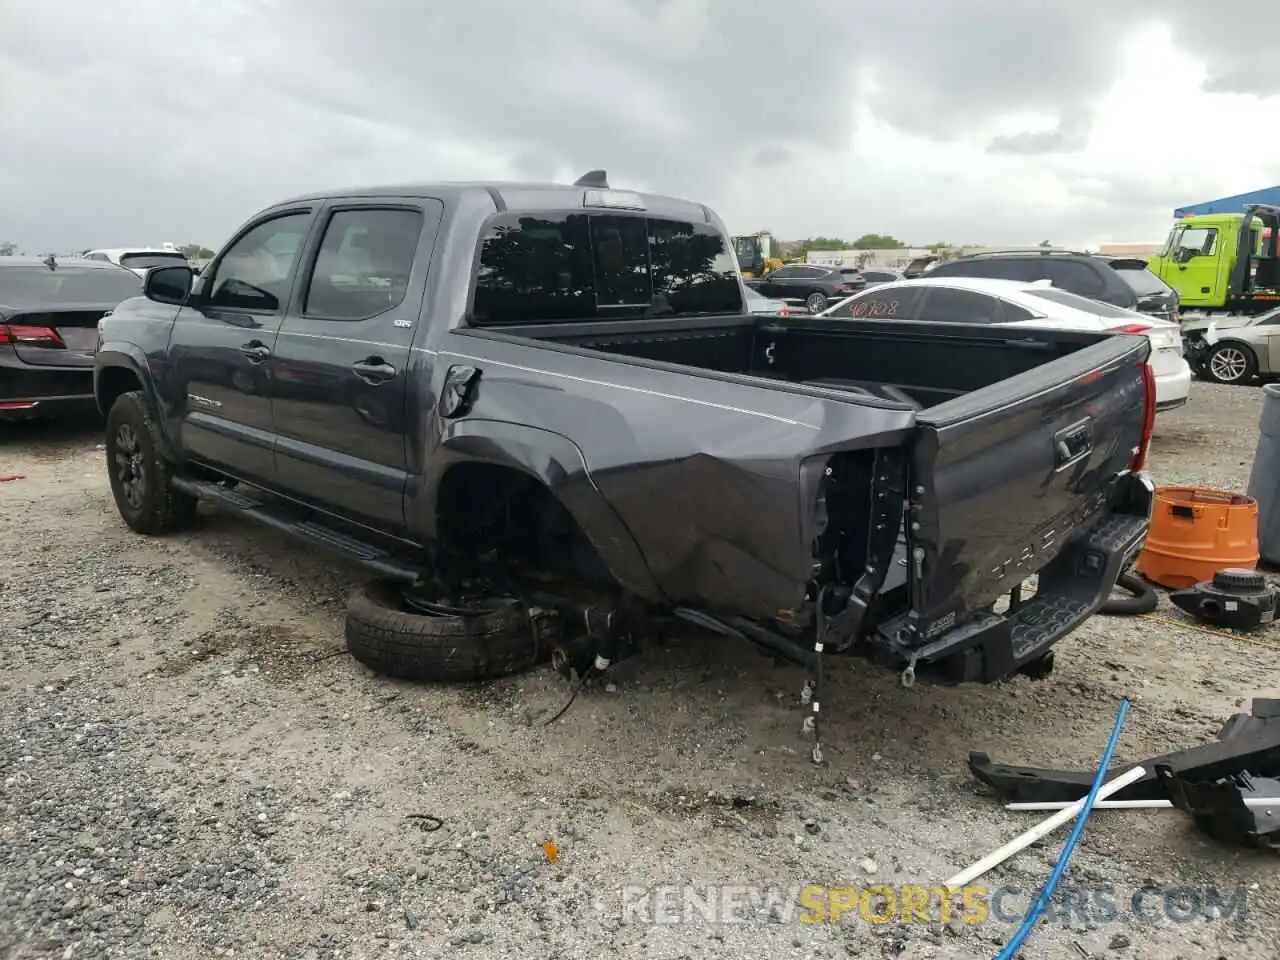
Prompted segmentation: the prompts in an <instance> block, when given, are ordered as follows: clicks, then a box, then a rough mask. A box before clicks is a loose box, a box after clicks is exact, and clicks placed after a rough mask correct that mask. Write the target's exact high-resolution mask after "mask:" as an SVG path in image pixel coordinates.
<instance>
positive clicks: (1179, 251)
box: [1147, 204, 1280, 316]
mask: <svg viewBox="0 0 1280 960" xmlns="http://www.w3.org/2000/svg"><path fill="white" fill-rule="evenodd" d="M1245 224H1249V228H1248V229H1247V230H1246V229H1245ZM1278 239H1280V207H1274V206H1269V205H1266V204H1250V205H1249V206H1246V207H1245V208H1244V210H1243V211H1241V212H1240V213H1209V214H1197V215H1193V216H1186V217H1182V218H1181V219H1179V220H1178V221H1177V222H1176V223H1175V224H1174V225H1173V229H1172V230H1171V231H1170V232H1169V238H1168V240H1166V241H1165V244H1164V247H1163V249H1161V251H1160V252H1159V253H1157V254H1155V255H1153V256H1151V257H1148V258H1147V266H1148V267H1149V268H1150V270H1151V272H1152V273H1154V274H1156V276H1158V277H1159V278H1160V279H1161V280H1163V281H1164V282H1165V283H1167V284H1168V285H1169V286H1170V287H1172V288H1173V289H1174V290H1176V291H1177V293H1178V300H1179V305H1180V307H1181V309H1182V310H1183V311H1184V312H1185V311H1193V312H1199V313H1227V314H1236V315H1244V316H1253V315H1255V314H1259V313H1263V312H1264V311H1267V310H1273V309H1275V308H1276V307H1278V306H1280V258H1278V257H1277V253H1276V242H1277V240H1278Z"/></svg>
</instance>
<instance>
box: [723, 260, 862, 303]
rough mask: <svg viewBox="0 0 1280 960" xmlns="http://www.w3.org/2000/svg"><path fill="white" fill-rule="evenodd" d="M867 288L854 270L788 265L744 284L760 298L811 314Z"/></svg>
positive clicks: (849, 268) (810, 265)
mask: <svg viewBox="0 0 1280 960" xmlns="http://www.w3.org/2000/svg"><path fill="white" fill-rule="evenodd" d="M866 285H867V280H866V278H865V277H863V275H862V274H861V273H859V272H858V271H857V270H856V269H854V268H853V267H825V266H820V265H819V264H816V263H792V264H788V265H787V266H785V267H779V268H778V269H777V270H775V271H773V273H766V274H765V275H764V276H763V277H761V278H760V279H759V280H748V281H747V286H749V287H751V288H753V289H754V290H756V291H757V292H759V293H760V294H761V295H762V296H765V297H769V298H770V299H772V300H785V301H786V302H787V303H803V304H804V307H805V309H806V310H808V311H809V312H810V313H819V312H821V311H823V310H825V309H827V307H828V306H830V305H831V304H832V303H834V302H835V301H837V300H843V299H844V298H845V297H847V296H850V295H852V294H855V293H857V292H858V291H860V290H862V289H864V288H865V287H866Z"/></svg>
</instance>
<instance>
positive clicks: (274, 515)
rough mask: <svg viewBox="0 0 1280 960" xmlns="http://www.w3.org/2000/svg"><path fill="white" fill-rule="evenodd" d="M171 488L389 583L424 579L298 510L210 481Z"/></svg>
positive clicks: (419, 570) (178, 482)
mask: <svg viewBox="0 0 1280 960" xmlns="http://www.w3.org/2000/svg"><path fill="white" fill-rule="evenodd" d="M173 485H174V486H175V487H177V488H178V489H179V490H181V491H183V492H184V493H189V494H191V495H192V496H193V497H196V498H197V499H199V500H203V501H205V502H206V503H209V504H211V505H213V506H215V507H217V508H218V509H220V510H224V511H226V512H228V513H234V514H238V515H239V516H242V517H245V518H247V519H249V520H253V521H254V522H256V523H260V524H262V525H263V526H266V527H270V528H272V529H273V530H279V531H280V532H281V533H284V534H287V535H288V536H290V537H293V538H294V539H295V540H300V541H302V542H305V543H309V544H311V545H313V546H316V547H319V548H320V549H322V550H325V551H327V552H328V553H330V554H332V555H334V556H337V557H342V558H343V559H346V560H348V561H350V562H352V563H356V564H359V565H360V566H362V567H365V568H366V569H368V570H370V571H372V572H373V573H376V574H378V575H379V576H383V577H388V578H390V579H392V580H399V581H402V582H405V583H414V582H416V581H417V580H419V579H421V578H422V577H424V576H425V568H423V567H418V566H415V565H413V564H410V563H405V562H404V561H402V560H399V559H397V558H396V557H395V555H394V554H393V553H391V551H389V550H385V549H383V548H382V547H379V546H376V545H374V544H370V543H366V542H365V541H363V540H359V539H356V538H355V537H351V536H348V535H347V534H345V533H340V532H339V531H337V530H334V529H332V528H330V527H326V526H324V525H323V524H320V523H318V522H316V521H315V520H314V519H313V518H311V517H309V516H307V515H306V513H305V511H303V510H301V509H291V508H290V507H289V505H287V504H280V503H274V502H269V501H268V500H267V499H266V498H265V497H262V498H260V497H259V496H257V495H255V492H242V491H241V490H232V489H228V488H227V487H224V486H222V485H221V484H219V483H214V482H212V481H210V480H194V479H192V478H190V477H174V478H173Z"/></svg>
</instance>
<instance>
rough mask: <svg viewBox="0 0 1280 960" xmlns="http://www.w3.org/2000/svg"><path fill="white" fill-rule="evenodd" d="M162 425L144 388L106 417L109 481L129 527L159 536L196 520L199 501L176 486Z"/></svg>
mask: <svg viewBox="0 0 1280 960" xmlns="http://www.w3.org/2000/svg"><path fill="white" fill-rule="evenodd" d="M162 449H163V444H162V442H161V439H160V427H159V425H158V424H157V423H156V422H155V419H154V418H153V417H152V416H151V411H150V410H148V409H147V403H146V400H145V398H144V397H143V395H142V391H141V390H133V391H130V392H129V393H123V394H121V395H120V396H119V397H117V398H116V402H115V403H114V404H112V405H111V410H110V411H108V413H107V442H106V450H107V479H108V480H110V482H111V495H112V496H113V497H114V498H115V501H116V509H117V510H119V511H120V516H121V518H122V519H123V520H124V522H125V523H126V524H128V526H129V529H131V530H133V531H135V532H136V533H145V534H148V535H151V536H156V535H159V534H164V533H173V532H175V531H177V530H184V529H186V528H187V527H190V526H191V525H192V524H193V523H194V522H195V517H196V498H195V497H193V496H191V495H190V494H187V493H183V492H182V491H181V490H176V489H174V487H173V483H172V480H173V468H172V466H171V465H170V464H169V463H168V461H166V460H165V459H164V456H163V455H162V454H161V450H162Z"/></svg>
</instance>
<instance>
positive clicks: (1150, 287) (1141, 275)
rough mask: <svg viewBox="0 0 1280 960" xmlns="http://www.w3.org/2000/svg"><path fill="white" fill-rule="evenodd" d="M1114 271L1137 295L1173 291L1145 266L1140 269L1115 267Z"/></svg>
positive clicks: (1152, 294) (1143, 295) (1144, 295)
mask: <svg viewBox="0 0 1280 960" xmlns="http://www.w3.org/2000/svg"><path fill="white" fill-rule="evenodd" d="M1116 273H1118V274H1120V276H1121V278H1122V279H1123V280H1124V282H1125V283H1127V284H1128V285H1129V289H1130V290H1132V291H1133V292H1134V293H1135V294H1136V295H1137V296H1139V297H1152V296H1156V295H1159V294H1169V293H1172V292H1173V290H1172V289H1171V288H1170V287H1169V285H1168V284H1166V283H1165V282H1164V281H1163V280H1161V279H1160V278H1159V277H1157V276H1156V275H1155V274H1154V273H1152V272H1151V271H1150V270H1148V269H1146V268H1145V267H1144V268H1143V269H1141V270H1132V269H1126V268H1124V267H1116Z"/></svg>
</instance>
